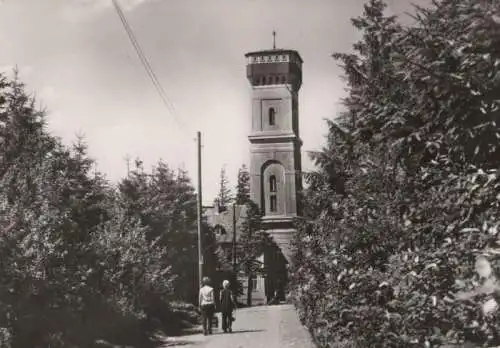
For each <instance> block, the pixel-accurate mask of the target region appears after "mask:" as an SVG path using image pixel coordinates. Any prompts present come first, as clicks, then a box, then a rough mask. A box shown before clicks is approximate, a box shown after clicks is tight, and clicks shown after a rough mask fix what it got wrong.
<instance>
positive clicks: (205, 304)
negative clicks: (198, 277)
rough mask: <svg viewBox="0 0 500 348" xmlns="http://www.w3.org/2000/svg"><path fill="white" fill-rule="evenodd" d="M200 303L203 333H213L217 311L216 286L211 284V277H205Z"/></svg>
mask: <svg viewBox="0 0 500 348" xmlns="http://www.w3.org/2000/svg"><path fill="white" fill-rule="evenodd" d="M199 305H200V310H201V317H202V321H203V334H204V335H205V336H206V335H207V334H208V335H211V334H212V321H213V318H214V312H215V299H214V288H212V287H211V286H210V278H208V277H204V278H203V280H202V287H201V288H200V296H199Z"/></svg>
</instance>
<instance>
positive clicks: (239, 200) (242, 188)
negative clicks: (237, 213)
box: [236, 165, 250, 205]
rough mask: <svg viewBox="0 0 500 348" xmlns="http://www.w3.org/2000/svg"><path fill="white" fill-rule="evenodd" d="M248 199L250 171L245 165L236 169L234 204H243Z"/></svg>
mask: <svg viewBox="0 0 500 348" xmlns="http://www.w3.org/2000/svg"><path fill="white" fill-rule="evenodd" d="M249 201H250V173H249V171H248V169H247V167H246V166H245V165H242V166H241V168H240V169H239V170H238V183H237V185H236V204H239V205H243V204H246V203H247V202H249Z"/></svg>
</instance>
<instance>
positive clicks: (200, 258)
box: [197, 132, 203, 285]
mask: <svg viewBox="0 0 500 348" xmlns="http://www.w3.org/2000/svg"><path fill="white" fill-rule="evenodd" d="M197 135H198V137H197V141H198V281H199V284H200V285H201V280H202V279H203V249H202V247H203V246H202V241H201V223H202V214H203V210H202V209H203V205H202V204H203V203H202V195H201V132H198V133H197Z"/></svg>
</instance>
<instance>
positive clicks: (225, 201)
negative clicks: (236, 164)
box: [215, 167, 233, 212]
mask: <svg viewBox="0 0 500 348" xmlns="http://www.w3.org/2000/svg"><path fill="white" fill-rule="evenodd" d="M232 201H233V197H232V193H231V188H230V187H229V180H228V178H227V175H226V168H225V167H223V168H222V169H221V171H220V177H219V192H218V194H217V197H216V198H215V204H216V205H218V207H219V208H220V211H221V212H222V211H225V210H227V209H228V208H229V205H230V204H231V203H232Z"/></svg>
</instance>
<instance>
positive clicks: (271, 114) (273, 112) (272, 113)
mask: <svg viewBox="0 0 500 348" xmlns="http://www.w3.org/2000/svg"><path fill="white" fill-rule="evenodd" d="M275 118H276V110H274V108H269V125H270V126H274V125H275V123H276V120H275Z"/></svg>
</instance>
